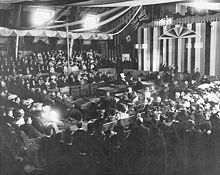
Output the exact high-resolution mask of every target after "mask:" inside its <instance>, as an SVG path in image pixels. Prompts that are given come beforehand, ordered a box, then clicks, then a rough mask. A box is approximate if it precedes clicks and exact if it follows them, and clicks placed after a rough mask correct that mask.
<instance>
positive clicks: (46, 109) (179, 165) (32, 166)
mask: <svg viewBox="0 0 220 175" xmlns="http://www.w3.org/2000/svg"><path fill="white" fill-rule="evenodd" d="M58 55H59V54H58ZM61 55H62V54H61ZM39 57H40V56H39ZM42 57H43V56H42ZM60 57H62V56H60ZM48 58H50V59H51V61H52V62H53V61H55V60H56V61H58V62H59V59H57V58H56V59H55V57H53V55H51V57H50V56H49V57H48ZM52 58H54V59H52ZM42 60H43V59H42ZM58 62H57V63H58ZM61 62H62V61H61ZM73 62H74V61H73ZM77 62H78V61H77ZM57 63H56V65H57ZM81 63H82V62H81ZM81 63H80V64H81ZM12 64H13V63H12ZM19 64H20V63H19ZM48 64H49V63H48ZM73 64H75V63H73ZM82 64H83V63H82ZM6 65H9V64H8V63H7V64H6ZM31 65H32V64H31ZM51 65H52V64H51ZM12 67H13V66H12ZM37 67H38V66H37ZM38 68H39V67H38ZM50 68H51V67H50ZM52 68H53V66H52ZM28 69H29V68H28ZM7 70H8V68H7ZM18 70H19V69H18ZM25 70H27V69H25ZM39 70H44V68H43V69H42V67H41V68H40V69H38V70H37V72H38V71H39ZM82 70H84V69H82ZM56 71H57V70H56ZM62 71H63V72H62ZM62 71H60V72H62V73H64V69H63V70H62ZM49 72H51V69H50V70H49ZM52 72H53V70H52ZM57 72H59V71H57ZM168 72H169V71H164V70H163V74H162V75H159V74H156V76H153V75H152V76H153V78H152V77H151V78H149V76H147V77H143V76H140V77H139V78H138V79H137V81H136V80H135V81H134V80H133V77H132V75H129V74H123V73H120V74H119V76H118V80H116V81H112V79H111V78H110V77H109V76H108V75H105V74H101V73H96V74H95V75H94V72H93V71H91V70H90V71H88V72H87V70H84V72H83V74H82V75H80V74H78V75H77V77H75V75H74V74H70V75H68V76H67V75H65V74H61V75H60V76H59V77H58V78H56V77H55V76H54V75H51V76H50V77H45V78H44V77H37V76H36V77H35V76H33V77H32V78H31V79H24V78H22V75H21V76H18V77H17V78H14V77H12V76H5V77H2V78H1V87H0V88H1V89H0V90H1V96H0V105H1V114H0V115H1V122H0V123H1V137H4V139H5V142H4V144H5V145H4V144H3V145H4V146H3V149H5V154H6V157H7V155H8V154H7V151H9V150H10V152H11V153H13V154H12V155H11V157H12V158H8V157H7V158H5V160H6V162H7V161H8V162H7V163H6V164H7V166H8V167H7V166H6V167H5V170H7V171H8V172H7V174H16V173H17V172H21V173H20V174H24V172H23V171H24V170H25V173H32V170H33V171H40V170H41V168H42V171H45V170H46V172H44V173H45V174H46V173H47V174H58V173H59V174H69V173H70V172H71V173H72V174H155V175H156V174H164V173H166V174H173V175H175V174H202V173H207V172H209V173H210V168H212V171H213V172H212V174H218V173H219V169H218V166H216V163H215V162H218V161H220V158H219V155H220V151H218V147H219V145H220V140H219V139H218V138H219V133H220V106H219V105H220V82H218V81H215V82H211V81H210V80H209V79H208V78H207V77H206V76H203V77H202V78H201V79H200V78H199V76H200V75H198V71H197V70H196V71H195V72H194V73H193V74H189V75H188V76H187V77H186V79H185V80H182V81H179V80H176V73H175V71H174V72H173V74H174V75H172V74H170V77H169V78H167V77H168ZM14 73H23V72H14ZM27 73H28V72H26V73H24V74H27ZM30 73H32V72H30ZM80 76H81V78H80ZM90 78H91V79H90ZM143 79H146V81H147V82H144V81H143ZM152 79H153V80H154V82H152V81H151V82H149V80H152ZM82 80H83V81H84V80H85V81H86V82H83V81H82ZM89 80H90V81H89ZM103 80H104V81H106V82H108V84H109V85H111V84H112V83H114V84H117V85H124V86H126V90H125V91H122V93H121V94H119V95H116V94H115V95H113V94H110V93H108V92H107V93H106V95H105V96H103V97H99V100H98V102H97V104H95V107H94V109H95V111H94V114H93V115H94V117H93V120H90V121H89V122H88V123H87V124H86V125H87V128H86V129H85V126H84V125H85V121H83V120H82V118H83V117H82V116H83V114H82V113H81V111H79V110H77V109H74V108H72V109H69V108H68V107H65V108H63V109H62V111H64V112H63V113H62V115H63V116H65V117H63V118H56V117H55V114H54V113H52V112H51V111H53V109H57V108H59V107H60V103H59V104H57V103H56V99H54V98H53V95H54V92H52V93H51V94H50V95H49V96H47V94H48V93H49V90H50V89H56V88H61V87H64V86H66V85H83V84H84V83H92V82H100V81H103ZM22 88H23V89H24V90H23V91H21V89H22ZM24 92H27V93H24ZM38 92H39V93H38ZM55 96H56V98H61V99H63V98H66V96H65V95H61V93H60V92H59V91H57V92H56V93H55ZM94 109H93V110H94ZM96 109H97V110H96ZM68 110H70V111H69V112H68ZM50 114H52V115H53V117H52V118H53V119H51V118H48V116H50ZM45 116H46V117H45ZM129 116H130V117H131V116H133V117H134V121H133V122H130V123H129V124H128V125H125V124H124V123H123V120H122V119H124V118H129ZM63 119H66V123H65V122H64V120H63ZM72 119H76V120H72ZM74 122H75V125H74ZM109 122H115V125H114V126H113V127H112V128H107V129H103V127H104V125H105V124H106V123H109ZM73 125H74V126H77V128H76V129H72V127H73ZM61 130H63V132H61ZM2 133H3V134H2ZM31 139H36V140H35V142H33V141H32V140H31ZM31 145H33V146H31ZM3 156H4V155H3ZM11 162H13V166H14V167H13V168H12V165H11V164H10V163H11ZM207 169H208V170H207Z"/></svg>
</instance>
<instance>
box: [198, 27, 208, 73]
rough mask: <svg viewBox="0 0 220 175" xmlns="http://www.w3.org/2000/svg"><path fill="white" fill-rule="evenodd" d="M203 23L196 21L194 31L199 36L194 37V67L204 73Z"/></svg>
mask: <svg viewBox="0 0 220 175" xmlns="http://www.w3.org/2000/svg"><path fill="white" fill-rule="evenodd" d="M205 28H206V25H205V23H196V33H197V34H198V35H200V36H201V37H196V39H195V68H199V70H200V72H201V74H204V73H205Z"/></svg>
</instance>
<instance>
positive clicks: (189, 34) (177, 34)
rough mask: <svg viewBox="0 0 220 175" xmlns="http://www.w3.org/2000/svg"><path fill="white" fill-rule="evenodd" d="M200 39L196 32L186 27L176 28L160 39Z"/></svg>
mask: <svg viewBox="0 0 220 175" xmlns="http://www.w3.org/2000/svg"><path fill="white" fill-rule="evenodd" d="M195 37H200V36H199V35H198V34H197V33H196V32H195V31H193V30H190V29H188V28H185V27H175V28H172V29H170V30H168V31H167V32H165V33H164V34H163V35H162V36H160V37H159V39H176V38H195Z"/></svg>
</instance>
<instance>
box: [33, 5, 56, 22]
mask: <svg viewBox="0 0 220 175" xmlns="http://www.w3.org/2000/svg"><path fill="white" fill-rule="evenodd" d="M54 15H55V11H54V10H50V9H42V8H37V9H36V10H35V11H34V12H33V14H32V16H31V21H32V24H33V25H34V26H40V25H42V24H44V23H46V22H47V21H49V20H50V19H52V18H53V17H54Z"/></svg>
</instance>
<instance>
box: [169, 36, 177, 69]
mask: <svg viewBox="0 0 220 175" xmlns="http://www.w3.org/2000/svg"><path fill="white" fill-rule="evenodd" d="M168 42H169V49H168V52H169V54H168V65H169V66H171V65H172V64H174V60H175V39H169V40H168Z"/></svg>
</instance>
